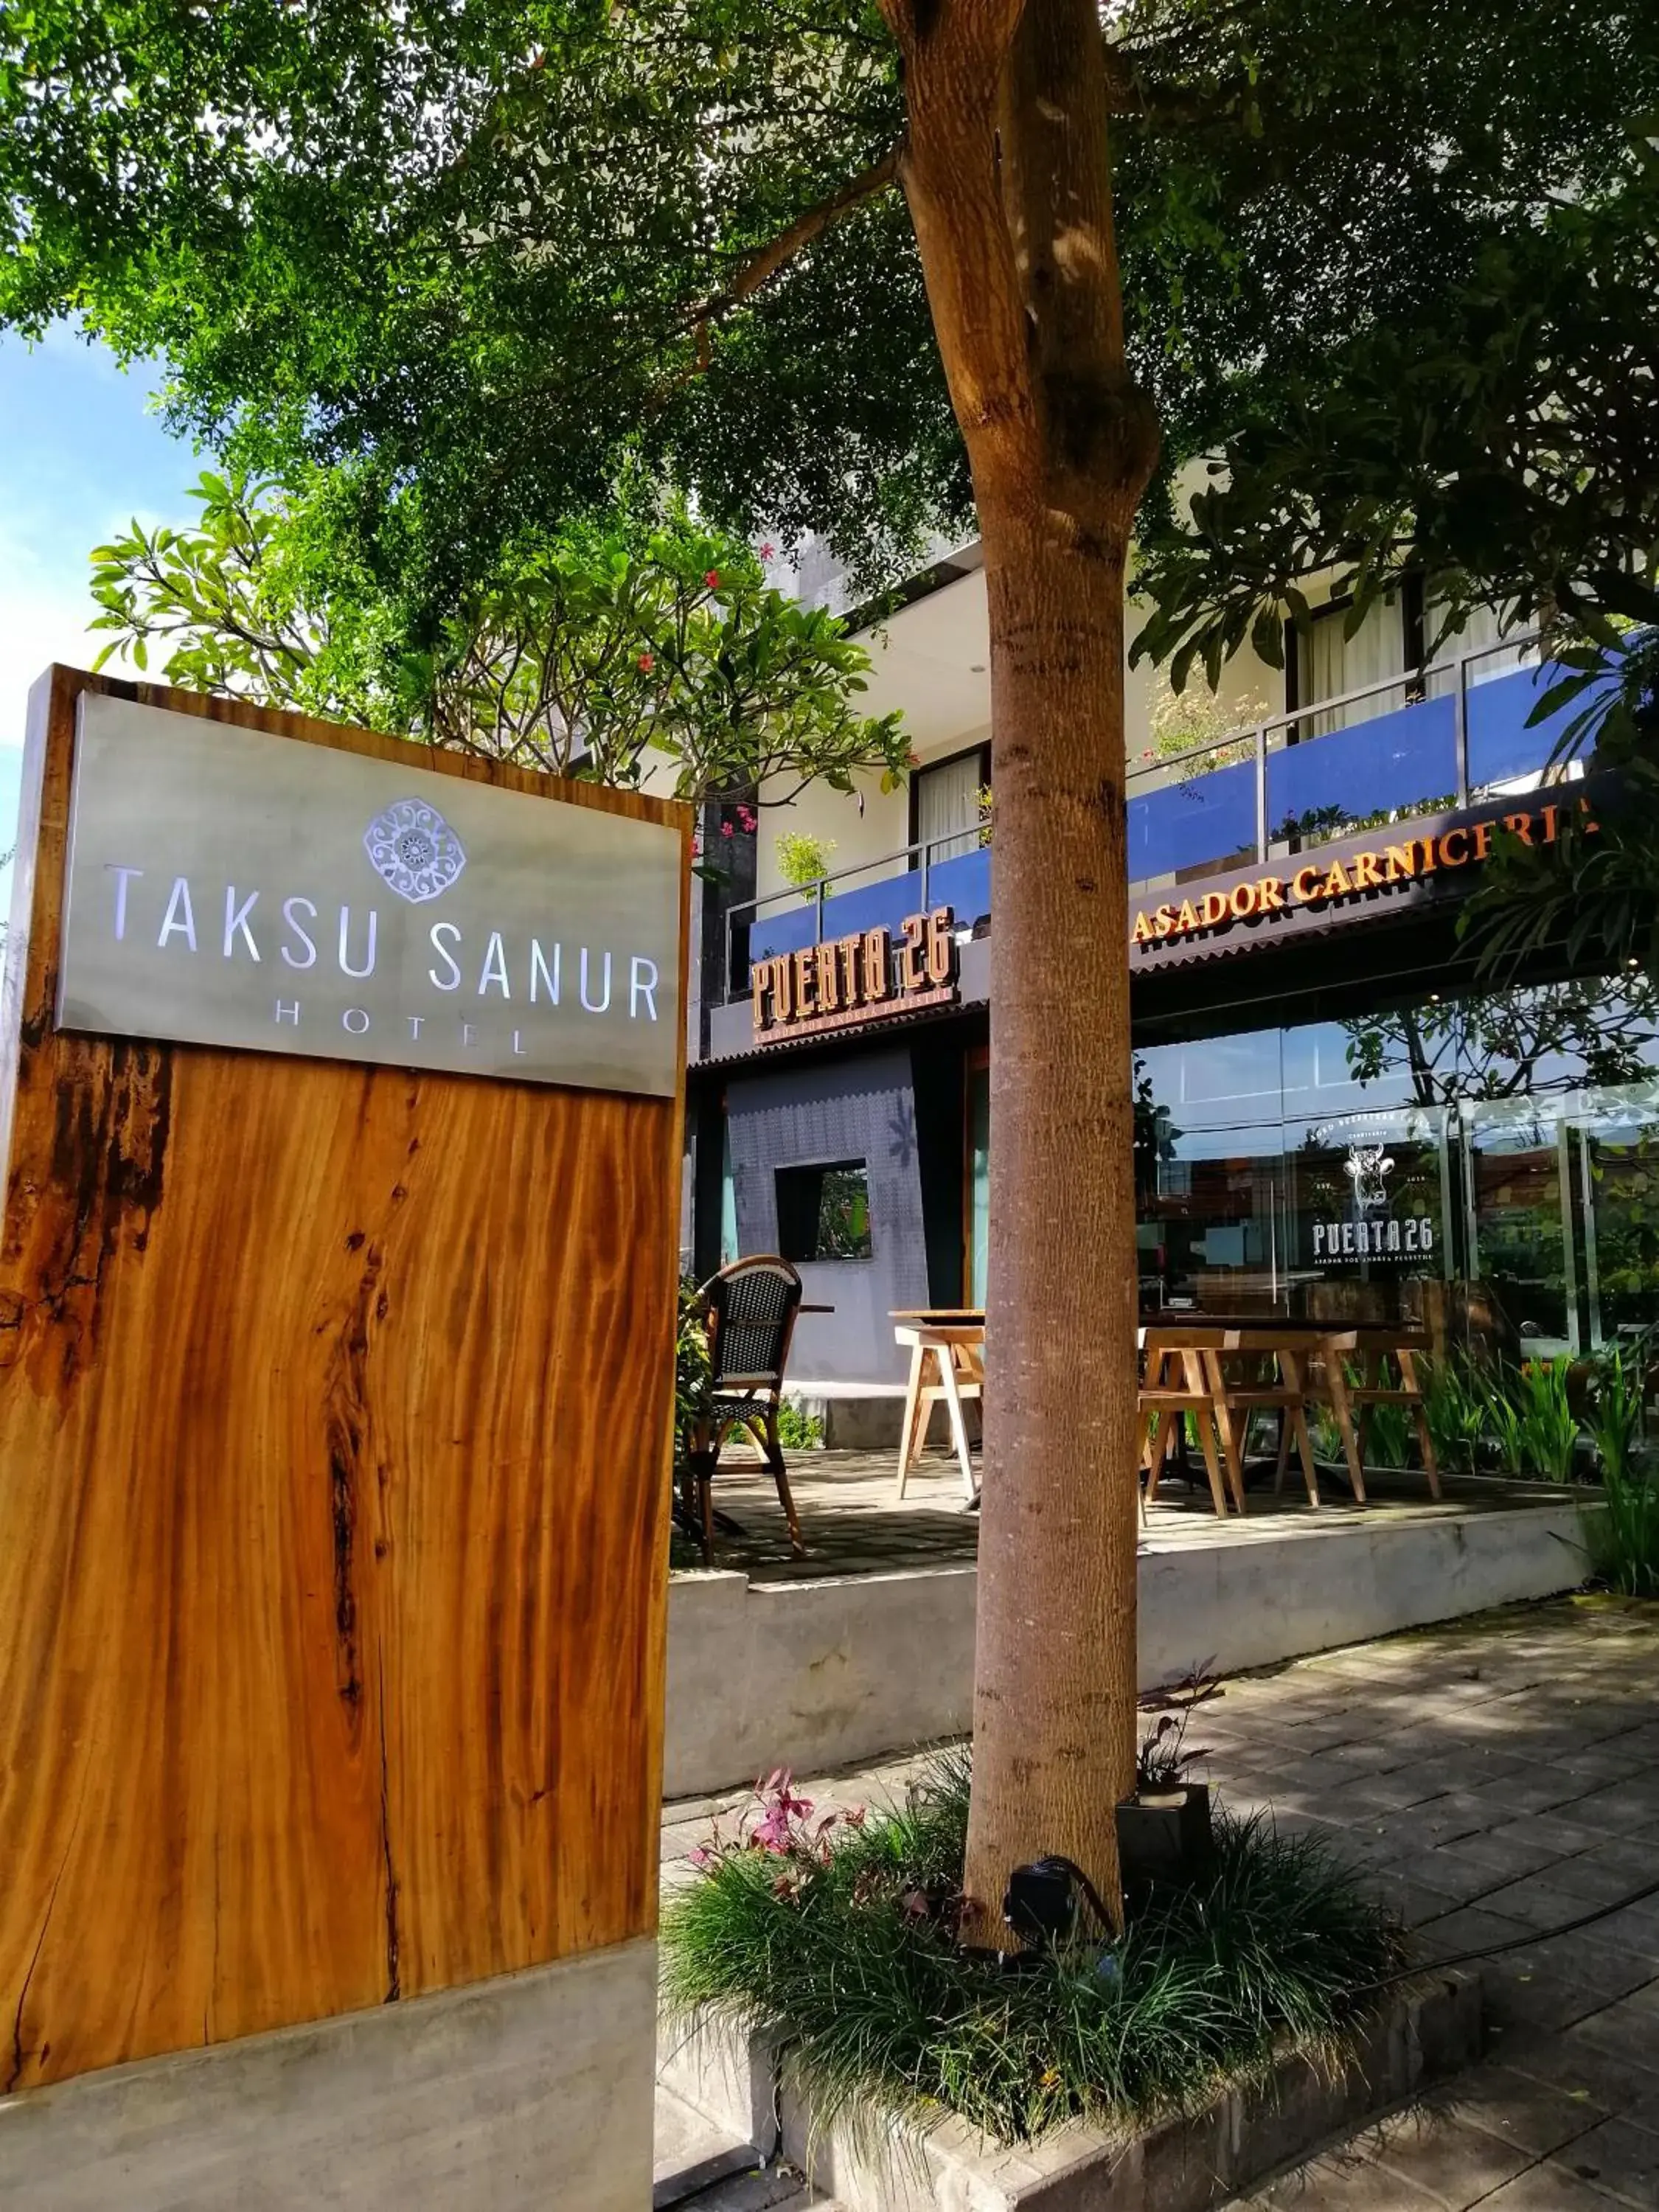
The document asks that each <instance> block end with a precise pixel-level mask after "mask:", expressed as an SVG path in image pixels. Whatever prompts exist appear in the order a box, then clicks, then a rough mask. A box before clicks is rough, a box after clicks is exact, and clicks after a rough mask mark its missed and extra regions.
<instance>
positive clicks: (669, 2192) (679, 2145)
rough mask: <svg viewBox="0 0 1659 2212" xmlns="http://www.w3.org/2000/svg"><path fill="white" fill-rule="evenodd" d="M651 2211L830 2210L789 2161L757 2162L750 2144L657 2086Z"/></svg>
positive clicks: (794, 2211) (816, 2211) (759, 2157)
mask: <svg viewBox="0 0 1659 2212" xmlns="http://www.w3.org/2000/svg"><path fill="white" fill-rule="evenodd" d="M654 2151H655V2156H654V2160H653V2186H652V2191H651V2202H652V2206H653V2212H773V2208H775V2207H776V2208H779V2212H809V2208H811V2212H835V2208H834V2207H833V2206H831V2205H830V2204H829V2203H828V2202H827V2200H826V2199H825V2198H823V2197H818V2196H817V2195H815V2194H814V2193H813V2191H811V2190H810V2189H808V2188H807V2186H806V2185H805V2182H804V2181H803V2180H802V2179H801V2176H800V2175H799V2173H798V2172H796V2170H795V2169H794V2167H793V2166H787V2165H785V2164H783V2163H782V2162H781V2161H780V2162H778V2163H776V2164H775V2165H772V2166H763V2165H762V2163H761V2154H760V2153H759V2151H758V2150H757V2148H755V2146H754V2144H753V2143H747V2142H736V2141H735V2140H734V2139H733V2138H732V2136H731V2135H730V2134H729V2133H727V2132H726V2130H723V2129H722V2128H721V2127H720V2124H718V2122H716V2121H714V2120H711V2119H708V2118H706V2117H705V2115H704V2114H702V2112H697V2111H696V2109H695V2108H694V2107H693V2106H690V2105H688V2104H687V2103H686V2102H685V2101H684V2099H683V2098H680V2097H677V2096H676V2095H675V2094H674V2093H673V2092H672V2090H671V2089H665V2088H663V2087H661V2085H660V2084H659V2086H658V2089H657V2120H656V2139H655V2143H654Z"/></svg>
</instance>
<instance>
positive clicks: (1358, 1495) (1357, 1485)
mask: <svg viewBox="0 0 1659 2212" xmlns="http://www.w3.org/2000/svg"><path fill="white" fill-rule="evenodd" d="M1325 1380H1326V1383H1327V1384H1328V1387H1329V1389H1330V1394H1331V1411H1332V1413H1334V1414H1335V1416H1336V1425H1337V1428H1338V1430H1339V1431H1340V1435H1341V1437H1342V1451H1343V1455H1344V1457H1345V1458H1346V1461H1347V1462H1348V1485H1349V1487H1350V1488H1351V1489H1352V1492H1353V1495H1354V1503H1355V1504H1356V1505H1363V1504H1364V1503H1365V1477H1364V1472H1363V1470H1362V1468H1361V1466H1360V1462H1359V1441H1358V1437H1357V1436H1356V1435H1355V1433H1354V1425H1353V1404H1352V1400H1351V1399H1350V1398H1349V1396H1348V1371H1347V1370H1346V1367H1344V1365H1343V1364H1342V1354H1341V1353H1340V1352H1337V1351H1334V1350H1333V1351H1330V1352H1327V1353H1326V1355H1325Z"/></svg>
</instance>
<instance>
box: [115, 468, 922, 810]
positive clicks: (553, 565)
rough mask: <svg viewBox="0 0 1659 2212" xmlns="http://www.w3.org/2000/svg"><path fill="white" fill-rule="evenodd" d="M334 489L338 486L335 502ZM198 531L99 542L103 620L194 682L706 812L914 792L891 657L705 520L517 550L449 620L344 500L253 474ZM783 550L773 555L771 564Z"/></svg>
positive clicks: (215, 494) (222, 498) (165, 528)
mask: <svg viewBox="0 0 1659 2212" xmlns="http://www.w3.org/2000/svg"><path fill="white" fill-rule="evenodd" d="M326 489H327V486H326V484H325V485H324V486H323V487H322V490H323V492H324V493H325V492H326ZM194 496H195V498H196V500H197V506H198V509H199V512H198V514H197V520H196V522H195V523H194V525H193V526H186V527H183V528H180V527H178V526H170V525H167V524H161V525H158V526H155V528H153V529H146V528H145V527H144V526H143V525H142V524H140V523H138V522H137V521H135V522H134V523H133V524H132V526H131V528H130V529H129V530H128V531H127V532H125V534H123V535H121V536H118V537H117V538H114V539H113V540H112V542H111V543H110V544H107V545H100V546H97V547H95V548H94V550H93V554H92V564H93V574H92V590H93V597H94V599H95V600H96V601H97V604H98V606H99V608H100V612H99V614H98V615H97V616H96V617H94V620H93V622H92V623H91V625H90V627H91V628H92V629H94V630H108V631H110V632H112V635H111V637H110V639H109V641H108V642H107V644H106V645H105V646H104V647H103V649H102V651H101V652H100V654H99V657H98V663H97V665H99V666H100V667H101V666H102V665H104V664H105V662H106V661H107V660H108V659H111V658H112V656H113V655H115V654H116V653H122V654H124V655H125V657H126V658H127V659H129V660H130V661H131V663H132V664H133V665H135V666H136V667H137V669H139V670H140V671H147V670H148V669H149V665H150V661H151V658H152V655H154V656H155V663H156V667H157V671H158V672H159V673H160V674H161V675H162V676H163V677H164V678H166V680H167V682H168V683H169V684H175V685H177V686H179V688H181V689H183V690H191V691H206V692H214V693H218V694H221V695H226V696H229V695H236V696H242V697H245V698H252V699H256V700H258V701H259V702H260V703H261V704H263V705H265V706H271V707H289V708H297V709H298V710H299V711H300V712H301V713H302V714H324V715H333V716H335V717H337V718H340V719H343V720H350V721H362V722H367V723H369V724H371V725H372V726H374V727H376V728H379V729H387V730H392V731H396V732H401V733H404V734H407V735H410V736H413V737H416V738H424V739H426V740H427V741H428V742H429V743H431V744H442V745H448V746H452V747H454V748H456V749H458V750H461V751H464V752H474V753H479V754H482V755H483V756H484V757H487V758H489V759H492V760H506V761H511V762H513V763H515V764H516V765H517V766H519V767H521V768H535V769H543V770H544V771H545V772H546V773H547V774H549V775H574V776H578V777H580V778H583V779H586V780H587V781H593V782H599V783H609V784H638V783H640V782H641V781H643V780H644V779H645V778H646V777H647V776H648V775H651V774H652V772H653V770H654V771H655V780H656V781H657V782H658V783H659V785H660V786H662V787H665V788H667V789H668V790H670V791H671V792H672V793H673V795H674V796H675V797H676V798H678V799H686V800H688V801H690V802H691V803H692V804H693V805H702V804H703V803H705V802H707V801H708V800H711V799H738V800H739V801H743V802H752V801H757V800H760V799H762V798H764V801H765V803H769V804H772V805H779V804H783V803H786V802H787V800H788V799H790V798H792V797H793V795H794V794H795V793H796V792H798V791H799V790H800V789H801V788H802V787H804V786H805V784H807V783H809V782H813V781H817V782H823V783H827V784H828V785H829V787H831V789H833V790H839V791H847V792H850V791H851V790H852V789H853V787H854V776H855V775H858V774H859V773H860V772H867V771H874V772H877V773H878V774H879V775H881V776H882V777H883V778H884V780H885V781H886V782H887V783H888V784H889V785H890V786H891V785H896V783H897V782H898V781H900V780H901V778H902V775H903V771H904V768H905V765H906V763H907V760H908V739H907V738H906V737H905V735H904V732H903V730H902V726H901V724H900V718H899V717H898V715H896V714H882V715H868V714H864V713H863V712H861V711H860V695H861V694H862V693H863V692H864V690H866V684H867V678H868V671H869V665H870V662H869V656H868V655H867V653H866V652H865V651H864V649H863V647H861V646H859V645H856V644H854V642H853V641H851V640H850V639H849V638H848V636H847V635H846V634H845V626H844V625H843V624H842V623H840V622H839V621H837V620H836V618H835V617H833V616H831V615H829V614H827V613H824V612H823V611H821V610H817V609H813V608H810V607H804V606H802V605H799V603H798V602H797V601H796V600H794V599H792V598H790V597H789V596H788V595H787V593H786V592H782V591H781V590H780V589H779V588H778V586H776V585H775V584H774V583H772V582H771V581H769V579H768V577H767V575H766V573H765V568H766V563H765V562H764V561H763V559H762V558H761V557H760V556H759V555H757V553H755V552H754V551H752V550H750V547H749V546H747V545H746V544H743V543H742V541H741V540H738V539H733V538H730V537H726V536H721V535H720V534H719V533H716V532H709V531H708V530H704V529H701V528H699V527H698V526H696V524H694V523H693V522H691V521H690V520H689V519H688V518H687V517H686V516H685V515H684V514H683V513H679V514H675V513H670V514H668V515H665V516H659V517H656V518H654V519H652V520H640V519H637V518H627V517H617V518H613V519H611V520H608V521H607V522H605V523H604V524H595V525H582V524H573V525H569V526H566V527H565V528H564V529H563V530H562V531H559V532H549V533H546V534H545V535H544V536H543V537H542V538H540V539H539V540H538V541H537V542H535V543H534V544H530V545H527V546H526V545H520V546H517V547H514V548H512V549H509V550H508V552H507V556H506V557H504V558H503V560H502V561H501V562H500V564H499V566H498V569H497V572H496V573H495V574H494V575H493V576H489V577H486V578H484V579H483V580H480V581H478V582H475V583H471V584H469V586H467V588H466V589H465V592H462V593H460V594H459V598H458V599H457V600H456V602H455V604H454V605H453V606H452V607H450V608H449V609H448V610H447V611H446V612H445V613H444V614H443V615H442V617H441V619H439V620H437V621H435V622H434V621H431V620H429V619H428V620H425V621H422V616H421V611H420V610H418V609H416V608H412V607H411V606H410V605H408V603H407V601H406V599H400V598H399V596H398V594H397V593H396V592H389V591H387V590H386V589H385V588H383V587H382V586H380V585H378V584H377V582H376V581H375V579H374V576H373V574H371V573H370V572H369V571H368V567H367V564H366V563H364V562H362V561H361V560H353V559H351V558H350V557H349V548H347V547H344V546H343V545H342V544H341V543H340V542H339V538H338V536H337V533H335V532H331V530H330V527H329V522H328V515H327V501H326V497H325V496H323V497H319V495H318V492H317V489H316V488H314V487H313V493H312V497H311V499H310V500H309V501H308V500H307V499H306V498H305V497H299V498H295V497H292V496H289V495H286V494H284V493H283V490H282V489H281V488H280V487H279V486H277V485H275V484H271V483H251V482H249V481H248V479H247V478H246V477H245V476H243V475H241V474H240V473H236V472H233V474H232V475H231V476H230V477H229V478H227V477H222V476H217V475H215V474H213V473H212V472H211V471H210V472H209V473H208V474H206V475H204V477H202V479H201V481H200V483H198V484H197V486H196V489H195V493H194ZM763 550H764V552H765V553H766V554H767V555H768V556H769V555H770V553H771V551H772V550H773V549H771V548H770V547H766V548H764V549H763Z"/></svg>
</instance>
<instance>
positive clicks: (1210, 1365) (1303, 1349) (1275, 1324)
mask: <svg viewBox="0 0 1659 2212" xmlns="http://www.w3.org/2000/svg"><path fill="white" fill-rule="evenodd" d="M1140 1342H1141V1346H1142V1347H1143V1349H1144V1350H1145V1351H1146V1355H1147V1377H1146V1379H1147V1392H1148V1395H1149V1403H1150V1409H1151V1410H1154V1411H1156V1410H1158V1407H1157V1404H1156V1402H1155V1401H1156V1395H1157V1394H1158V1392H1159V1390H1160V1389H1162V1392H1163V1395H1165V1396H1167V1395H1168V1393H1169V1383H1168V1378H1167V1376H1166V1373H1165V1369H1166V1364H1167V1363H1168V1361H1169V1360H1170V1357H1171V1356H1172V1355H1176V1354H1179V1355H1181V1356H1182V1360H1183V1376H1182V1382H1183V1387H1184V1389H1185V1390H1186V1392H1187V1393H1188V1395H1207V1396H1208V1398H1209V1400H1210V1403H1211V1407H1212V1415H1213V1419H1214V1420H1215V1423H1216V1426H1217V1430H1218V1433H1219V1434H1220V1436H1221V1438H1222V1442H1223V1446H1224V1449H1225V1451H1226V1454H1227V1460H1228V1475H1229V1478H1230V1480H1231V1482H1232V1486H1233V1490H1234V1495H1235V1498H1237V1496H1238V1492H1239V1489H1240V1486H1241V1483H1242V1462H1243V1441H1244V1438H1243V1431H1242V1430H1241V1431H1240V1432H1239V1434H1238V1436H1237V1439H1236V1442H1235V1443H1233V1444H1232V1445H1231V1447H1230V1446H1229V1438H1230V1437H1231V1416H1232V1414H1233V1413H1236V1412H1242V1413H1243V1414H1244V1416H1245V1426H1246V1427H1248V1425H1249V1413H1250V1412H1251V1410H1253V1409H1254V1408H1255V1407H1277V1408H1278V1409H1279V1413H1280V1416H1281V1424H1282V1425H1281V1431H1280V1436H1279V1463H1278V1467H1277V1469H1276V1472H1275V1482H1274V1487H1275V1489H1277V1488H1278V1487H1279V1486H1280V1485H1281V1484H1282V1483H1283V1480H1284V1476H1285V1466H1286V1463H1287V1459H1288V1455H1289V1449H1290V1444H1291V1439H1292V1437H1295V1440H1296V1441H1297V1443H1298V1445H1300V1444H1301V1443H1302V1442H1303V1437H1302V1435H1301V1434H1298V1433H1297V1422H1298V1421H1301V1422H1302V1423H1303V1424H1304V1427H1305V1410H1304V1409H1305V1407H1307V1406H1308V1405H1328V1407H1330V1410H1331V1415H1332V1418H1333V1419H1334V1422H1335V1424H1336V1428H1337V1432H1338V1434H1339V1436H1340V1438H1341V1441H1342V1452H1343V1458H1344V1461H1345V1462H1346V1469H1347V1475H1348V1481H1349V1486H1350V1487H1351V1488H1352V1492H1353V1495H1354V1499H1355V1502H1356V1503H1357V1504H1362V1505H1363V1504H1364V1502H1365V1480H1364V1425H1365V1414H1366V1411H1367V1409H1368V1408H1369V1407H1371V1406H1373V1405H1381V1404H1385V1403H1386V1404H1395V1405H1401V1406H1405V1407H1409V1408H1410V1410H1411V1413H1412V1417H1413V1420H1414V1422H1415V1425H1416V1427H1417V1431H1418V1437H1419V1443H1420V1444H1421V1447H1422V1452H1423V1468H1424V1473H1425V1476H1426V1477H1427V1480H1428V1486H1429V1491H1430V1494H1431V1496H1432V1497H1435V1498H1438V1497H1439V1495H1440V1478H1439V1472H1438V1469H1437V1466H1436V1463H1435V1454H1434V1443H1433V1438H1432V1437H1431V1434H1430V1431H1429V1425H1428V1419H1427V1416H1426V1414H1425V1411H1424V1407H1423V1394H1422V1388H1421V1385H1420V1383H1419V1380H1418V1377H1417V1373H1416V1369H1415V1358H1416V1356H1417V1355H1418V1354H1419V1353H1421V1352H1426V1351H1428V1350H1429V1348H1430V1340H1429V1338H1428V1336H1427V1334H1425V1332H1423V1331H1422V1330H1419V1329H1411V1328H1400V1327H1391V1326H1389V1324H1387V1323H1382V1322H1353V1323H1349V1324H1347V1325H1346V1326H1345V1325H1343V1324H1340V1323H1337V1322H1293V1321H1288V1320H1285V1321H1278V1320H1274V1319H1273V1318H1271V1317H1267V1316H1239V1317H1238V1318H1237V1319H1235V1318H1233V1317H1231V1316H1219V1315H1212V1314H1201V1313H1197V1312H1194V1314H1193V1315H1192V1316H1191V1317H1190V1318H1188V1317H1187V1316H1179V1317H1177V1316H1173V1315H1166V1316H1159V1317H1158V1319H1157V1320H1155V1321H1152V1322H1148V1323H1146V1325H1145V1326H1144V1327H1143V1328H1141V1330H1140ZM1230 1352H1238V1353H1245V1354H1249V1353H1255V1354H1257V1355H1259V1356H1261V1357H1264V1358H1265V1357H1271V1358H1274V1359H1276V1360H1277V1361H1278V1363H1279V1368H1280V1380H1279V1386H1278V1387H1277V1388H1276V1389H1274V1388H1267V1389H1255V1388H1253V1387H1251V1386H1250V1385H1249V1384H1246V1385H1243V1386H1238V1385H1230V1384H1229V1383H1228V1381H1227V1378H1226V1376H1225V1370H1223V1368H1222V1365H1221V1362H1222V1359H1223V1358H1224V1357H1225V1355H1226V1354H1228V1353H1230ZM1350 1354H1357V1355H1358V1362H1359V1370H1360V1371H1359V1376H1358V1380H1357V1381H1351V1380H1350V1378H1349V1375H1348V1370H1347V1364H1346V1363H1347V1358H1348V1357H1349V1355H1350ZM1390 1359H1391V1360H1393V1361H1394V1362H1395V1364H1396V1365H1397V1366H1398V1368H1399V1370H1400V1382H1399V1383H1398V1385H1395V1384H1392V1383H1389V1382H1388V1381H1387V1380H1386V1379H1385V1376H1384V1369H1385V1365H1386V1363H1387V1362H1388V1361H1389V1360H1390ZM1200 1374H1201V1375H1202V1376H1203V1377H1204V1378H1205V1379H1204V1383H1203V1384H1202V1385H1200V1380H1199V1377H1200ZM1166 1430H1167V1424H1164V1423H1163V1422H1160V1426H1159V1430H1158V1438H1159V1440H1160V1441H1162V1439H1163V1438H1164V1435H1165V1433H1166ZM1177 1433H1178V1435H1179V1436H1180V1437H1181V1442H1182V1447H1183V1448H1184V1442H1185V1434H1184V1427H1182V1428H1181V1429H1179V1430H1178V1431H1177ZM1160 1456H1161V1455H1160ZM1235 1456H1237V1460H1238V1462H1239V1469H1238V1472H1237V1474H1236V1472H1235V1467H1234V1459H1235ZM1208 1457H1209V1455H1208V1453H1207V1452H1206V1460H1207V1459H1208ZM1310 1458H1311V1453H1310V1451H1308V1450H1304V1454H1303V1470H1304V1475H1305V1476H1306V1477H1307V1479H1308V1491H1309V1498H1310V1502H1311V1503H1313V1504H1317V1503H1318V1488H1317V1484H1316V1480H1315V1479H1314V1477H1313V1476H1312V1474H1311V1473H1310ZM1156 1486H1157V1484H1156V1469H1154V1470H1153V1479H1152V1484H1151V1489H1152V1490H1155V1489H1156ZM1216 1487H1217V1486H1216V1484H1215V1480H1214V1476H1213V1474H1212V1490H1213V1489H1215V1488H1216ZM1150 1494H1151V1492H1150V1490H1149V1495H1150ZM1218 1510H1221V1509H1220V1507H1219V1505H1218Z"/></svg>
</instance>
